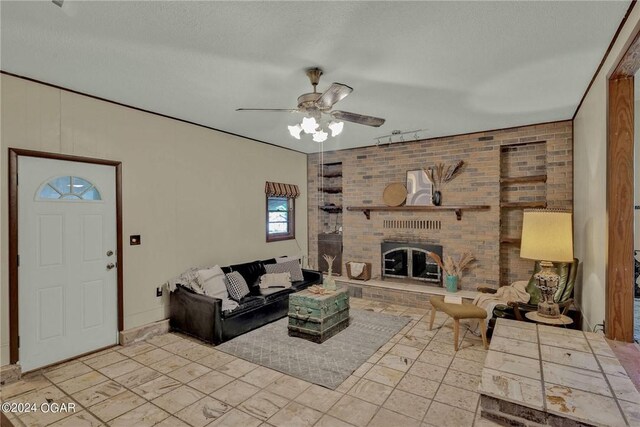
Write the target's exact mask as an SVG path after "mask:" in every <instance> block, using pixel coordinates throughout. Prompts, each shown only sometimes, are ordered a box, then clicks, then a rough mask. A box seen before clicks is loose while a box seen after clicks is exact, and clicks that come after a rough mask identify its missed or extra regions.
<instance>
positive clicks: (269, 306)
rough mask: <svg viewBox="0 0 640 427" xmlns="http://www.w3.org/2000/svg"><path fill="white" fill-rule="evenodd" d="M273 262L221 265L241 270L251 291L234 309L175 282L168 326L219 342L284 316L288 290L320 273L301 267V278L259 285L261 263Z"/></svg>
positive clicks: (299, 287)
mask: <svg viewBox="0 0 640 427" xmlns="http://www.w3.org/2000/svg"><path fill="white" fill-rule="evenodd" d="M275 262H276V260H275V258H274V259H269V260H264V261H253V262H248V263H244V264H236V265H231V266H228V267H223V268H222V271H224V272H225V273H229V272H231V271H237V272H238V273H240V274H241V275H242V277H243V278H244V279H245V280H246V282H247V285H249V290H250V291H251V293H250V294H249V295H247V296H246V297H244V298H243V299H242V300H241V301H240V302H239V306H238V307H237V308H236V309H235V310H233V311H222V300H220V299H218V298H212V297H209V296H207V295H201V294H197V293H195V292H193V291H192V290H191V289H189V288H187V287H185V286H180V285H179V284H178V285H177V287H176V290H175V291H174V292H172V293H171V296H170V312H171V317H170V320H169V323H170V325H171V328H172V329H173V330H175V331H179V332H183V333H185V334H188V335H192V336H194V337H197V338H200V339H201V340H203V341H206V342H209V343H213V344H220V343H222V342H225V341H228V340H230V339H232V338H234V337H237V336H238V335H242V334H244V333H245V332H249V331H251V330H253V329H256V328H259V327H260V326H263V325H266V324H267V323H270V322H273V321H274V320H278V319H280V318H282V317H284V316H286V315H287V312H288V310H289V294H292V293H294V292H297V291H300V290H303V289H305V288H308V287H309V286H311V285H315V284H320V283H322V273H320V272H319V271H313V270H305V269H303V270H302V274H303V276H304V280H301V281H297V282H292V283H291V287H290V288H287V289H284V288H269V289H260V286H259V284H260V276H262V275H263V274H265V273H266V270H265V267H264V265H265V264H274V263H275Z"/></svg>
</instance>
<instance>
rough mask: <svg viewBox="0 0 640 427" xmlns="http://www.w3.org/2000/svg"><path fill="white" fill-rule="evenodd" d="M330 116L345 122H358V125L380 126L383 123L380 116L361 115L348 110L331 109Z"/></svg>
mask: <svg viewBox="0 0 640 427" xmlns="http://www.w3.org/2000/svg"><path fill="white" fill-rule="evenodd" d="M329 114H331V116H332V117H333V118H335V119H338V120H344V121H347V122H353V123H358V124H359V125H365V126H373V127H376V128H377V127H380V126H382V125H383V124H384V121H385V120H384V119H381V118H380V117H372V116H363V115H362V114H356V113H349V112H348V111H340V110H336V111H332V112H331V113H329Z"/></svg>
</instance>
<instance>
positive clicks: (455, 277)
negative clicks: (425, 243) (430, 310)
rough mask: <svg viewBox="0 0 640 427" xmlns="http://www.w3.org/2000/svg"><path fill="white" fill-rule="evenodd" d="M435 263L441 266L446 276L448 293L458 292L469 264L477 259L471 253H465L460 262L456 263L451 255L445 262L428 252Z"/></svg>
mask: <svg viewBox="0 0 640 427" xmlns="http://www.w3.org/2000/svg"><path fill="white" fill-rule="evenodd" d="M427 255H429V256H430V257H431V258H432V259H433V260H434V261H435V262H436V264H438V266H440V269H441V270H442V271H443V272H444V274H445V281H444V283H445V287H446V288H447V292H458V282H459V281H460V277H461V276H462V272H463V271H464V270H465V269H466V268H468V267H469V264H470V263H471V262H472V261H474V260H475V257H474V256H473V255H471V252H465V253H463V254H462V255H460V258H459V259H458V261H454V260H453V258H451V257H450V256H449V255H447V256H446V258H445V260H444V262H442V258H440V256H439V255H438V254H436V253H433V252H427Z"/></svg>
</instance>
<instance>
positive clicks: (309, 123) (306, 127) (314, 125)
mask: <svg viewBox="0 0 640 427" xmlns="http://www.w3.org/2000/svg"><path fill="white" fill-rule="evenodd" d="M301 126H302V130H303V131H304V133H306V134H311V133H314V132H315V131H316V130H317V129H318V122H316V119H314V118H313V117H305V118H303V119H302V125H301Z"/></svg>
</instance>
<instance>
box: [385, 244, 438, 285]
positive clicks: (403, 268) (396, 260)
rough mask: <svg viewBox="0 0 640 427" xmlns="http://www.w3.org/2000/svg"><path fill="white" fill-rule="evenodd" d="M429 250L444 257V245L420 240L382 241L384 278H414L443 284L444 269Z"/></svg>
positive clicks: (428, 282) (429, 282)
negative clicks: (420, 241) (430, 254)
mask: <svg viewBox="0 0 640 427" xmlns="http://www.w3.org/2000/svg"><path fill="white" fill-rule="evenodd" d="M427 252H433V253H436V254H438V256H440V258H442V246H439V245H434V244H429V243H419V242H382V244H381V253H382V278H383V279H384V278H385V277H393V278H400V279H412V280H418V281H421V282H425V284H429V285H436V286H442V270H441V268H440V266H439V265H438V264H436V262H435V261H434V260H433V259H432V258H431V257H430V256H429V255H427Z"/></svg>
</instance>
